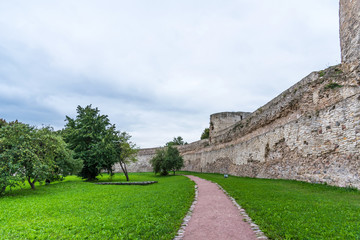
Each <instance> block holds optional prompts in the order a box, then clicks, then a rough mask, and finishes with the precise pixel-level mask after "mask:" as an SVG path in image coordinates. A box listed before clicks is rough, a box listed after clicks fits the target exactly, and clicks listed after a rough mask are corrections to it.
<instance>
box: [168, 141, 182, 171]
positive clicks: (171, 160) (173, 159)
mask: <svg viewBox="0 0 360 240" xmlns="http://www.w3.org/2000/svg"><path fill="white" fill-rule="evenodd" d="M165 164H166V167H167V169H169V170H171V171H173V172H174V175H175V171H179V170H180V169H181V168H182V167H183V166H184V159H183V157H182V156H180V153H179V150H178V149H177V148H176V147H173V146H169V147H167V149H166V155H165Z"/></svg>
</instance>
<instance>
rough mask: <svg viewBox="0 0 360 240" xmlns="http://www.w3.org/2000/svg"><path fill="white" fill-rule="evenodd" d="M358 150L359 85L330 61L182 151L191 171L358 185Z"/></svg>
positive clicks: (359, 154) (359, 147)
mask: <svg viewBox="0 0 360 240" xmlns="http://www.w3.org/2000/svg"><path fill="white" fill-rule="evenodd" d="M332 88H333V89H332ZM359 150H360V89H359V86H358V85H357V81H356V78H354V77H353V75H352V74H351V73H345V72H343V69H342V66H335V67H332V68H329V69H327V70H326V71H321V72H314V73H312V74H310V75H309V76H308V77H306V78H305V79H303V80H302V81H300V82H299V83H298V84H296V85H294V86H293V87H291V88H290V89H288V90H287V91H285V92H283V93H282V94H281V95H280V96H278V97H277V98H275V99H274V100H272V101H271V102H269V103H268V104H266V105H265V106H263V107H262V108H260V109H258V110H257V111H255V112H254V113H252V114H251V115H250V116H248V118H247V119H245V120H244V121H243V122H241V123H238V124H235V125H234V126H232V128H229V129H228V132H226V133H224V134H223V135H222V136H218V137H217V138H216V139H214V142H212V143H211V144H210V145H209V146H207V147H205V148H202V149H200V148H199V149H198V151H192V152H182V154H183V156H184V159H185V166H186V167H185V169H186V170H191V171H202V172H220V173H229V174H233V175H238V176H249V177H260V178H282V179H296V180H302V181H308V182H326V183H328V184H332V185H337V186H355V187H358V188H360V181H359V175H360V168H359V167H360V161H359V157H360V152H359Z"/></svg>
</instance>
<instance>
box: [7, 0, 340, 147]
mask: <svg viewBox="0 0 360 240" xmlns="http://www.w3.org/2000/svg"><path fill="white" fill-rule="evenodd" d="M338 4H339V3H338V1H337V0H316V1H314V0H257V1H253V0H226V1H222V0H177V1H175V0H174V1H169V0H151V1H149V0H131V1H130V0H129V1H122V0H121V1H120V0H101V1H100V0H76V1H73V0H52V1H49V0H35V1H27V0H21V1H17V0H11V1H6V0H0V118H5V119H6V120H8V121H11V120H15V119H18V120H20V121H22V122H25V123H29V124H33V125H37V126H41V125H51V126H53V127H54V128H55V129H61V128H63V127H64V123H65V122H64V119H65V116H66V115H68V116H70V117H75V116H76V107H77V106H78V105H81V106H86V105H88V104H92V105H93V106H95V107H98V108H99V109H100V111H101V113H102V114H106V115H108V116H109V118H110V120H111V122H112V123H115V124H116V126H117V128H118V129H119V130H121V131H126V132H129V133H130V134H131V135H132V136H133V138H132V140H133V141H134V142H135V143H137V145H138V146H139V147H155V146H161V145H163V144H165V143H166V142H167V141H169V140H172V138H173V137H175V136H182V137H183V138H184V140H185V141H187V142H192V141H196V140H199V138H200V135H201V132H202V131H203V129H204V128H205V127H208V125H209V115H210V114H212V113H216V112H224V111H249V112H252V111H254V110H256V109H257V108H259V107H260V106H262V105H264V104H265V103H267V102H268V101H270V100H271V99H272V98H274V97H276V96H277V95H279V94H280V93H281V92H282V91H284V90H286V89H287V88H289V87H290V86H292V85H293V84H295V83H296V82H298V81H299V80H301V79H302V78H303V77H305V76H306V75H307V74H309V73H310V72H312V71H316V70H321V69H324V68H326V67H328V66H331V65H335V64H338V63H340V48H339V36H338Z"/></svg>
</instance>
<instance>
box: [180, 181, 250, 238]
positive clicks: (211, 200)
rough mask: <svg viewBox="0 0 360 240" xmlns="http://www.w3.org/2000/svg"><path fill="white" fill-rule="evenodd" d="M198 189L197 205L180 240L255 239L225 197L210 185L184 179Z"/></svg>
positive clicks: (236, 209) (235, 208)
mask: <svg viewBox="0 0 360 240" xmlns="http://www.w3.org/2000/svg"><path fill="white" fill-rule="evenodd" d="M187 177H188V178H190V179H191V180H193V181H194V182H195V183H196V184H197V185H198V191H199V193H198V194H199V195H198V201H197V203H196V205H195V209H194V211H193V214H192V216H191V219H190V221H189V223H188V226H187V227H186V228H185V234H184V238H183V239H184V240H202V239H204V240H205V239H206V240H211V239H216V240H218V239H224V240H228V239H243V240H247V239H256V235H255V233H254V232H253V231H252V229H251V228H250V225H249V223H246V222H244V221H243V217H242V216H241V215H240V213H239V209H238V208H237V207H236V206H234V204H233V203H232V202H231V200H230V199H229V198H228V197H227V196H226V194H225V193H224V192H223V191H222V190H221V189H219V187H218V186H217V185H216V184H215V183H212V182H210V181H207V180H204V179H202V178H199V177H195V176H187Z"/></svg>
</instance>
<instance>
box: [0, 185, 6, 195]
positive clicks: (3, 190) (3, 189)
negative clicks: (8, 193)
mask: <svg viewBox="0 0 360 240" xmlns="http://www.w3.org/2000/svg"><path fill="white" fill-rule="evenodd" d="M5 189H6V186H3V187H2V188H1V191H0V194H1V193H3V192H5Z"/></svg>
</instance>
